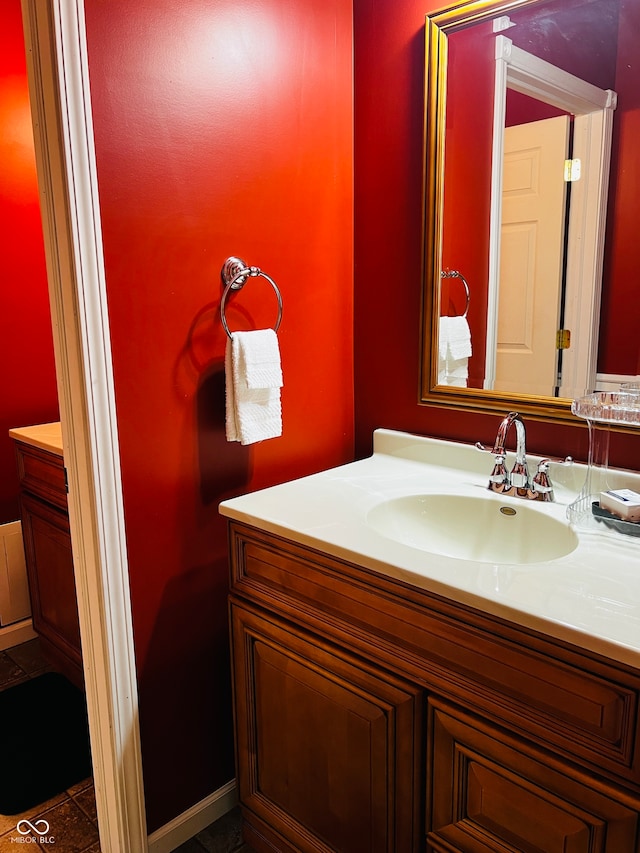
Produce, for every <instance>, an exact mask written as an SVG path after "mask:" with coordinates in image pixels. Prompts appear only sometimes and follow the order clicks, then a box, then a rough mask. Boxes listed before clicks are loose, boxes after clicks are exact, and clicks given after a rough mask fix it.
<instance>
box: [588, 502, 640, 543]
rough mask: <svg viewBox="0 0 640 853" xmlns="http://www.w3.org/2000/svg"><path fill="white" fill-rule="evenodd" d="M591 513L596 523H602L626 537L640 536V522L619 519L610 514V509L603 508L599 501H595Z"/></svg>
mask: <svg viewBox="0 0 640 853" xmlns="http://www.w3.org/2000/svg"><path fill="white" fill-rule="evenodd" d="M591 511H592V512H593V515H594V517H595V519H596V521H601V522H602V523H603V524H606V526H607V527H610V528H611V529H612V530H617V531H618V533H624V534H625V536H640V522H638V521H625V520H624V518H618V516H617V515H614V514H613V513H612V512H609V510H608V509H604V508H603V507H601V506H600V503H599V502H598V501H594V502H593V503H592V504H591Z"/></svg>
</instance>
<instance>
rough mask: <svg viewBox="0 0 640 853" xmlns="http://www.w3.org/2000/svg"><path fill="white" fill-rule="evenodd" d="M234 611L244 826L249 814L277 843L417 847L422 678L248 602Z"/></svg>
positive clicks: (383, 849)
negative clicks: (415, 679) (398, 673)
mask: <svg viewBox="0 0 640 853" xmlns="http://www.w3.org/2000/svg"><path fill="white" fill-rule="evenodd" d="M231 612H232V641H233V656H234V692H235V714H236V749H237V773H238V784H239V791H240V800H241V803H242V805H243V806H244V807H245V818H246V819H247V820H248V822H249V824H251V823H252V813H253V815H255V817H256V818H257V821H255V824H256V825H257V826H259V827H260V831H261V832H262V834H263V835H264V836H270V837H271V842H272V843H273V844H274V845H275V846H276V849H283V847H284V848H285V849H287V850H289V849H295V850H299V851H303V853H305V851H311V850H313V851H316V853H318V851H336V850H338V851H340V853H367V851H371V853H391V851H403V853H404V852H405V851H406V853H411V851H417V850H418V849H419V848H420V836H421V835H422V837H424V836H423V832H424V830H423V829H422V832H421V827H420V820H419V813H420V788H421V785H420V779H421V774H420V770H419V761H420V752H421V743H422V738H421V725H422V700H421V690H420V688H418V687H416V686H415V685H411V684H407V683H406V682H404V681H402V680H400V679H398V678H396V677H395V676H393V675H391V674H390V673H387V672H378V671H376V670H375V669H374V668H373V667H371V666H369V665H366V664H364V663H363V662H362V661H359V660H358V659H357V658H355V657H352V656H351V655H349V654H348V653H346V652H345V651H343V650H340V649H337V648H334V647H332V646H329V645H328V644H326V643H324V642H323V641H321V640H316V639H315V638H311V637H310V636H309V635H306V634H305V633H303V632H301V631H298V630H296V629H294V628H291V627H285V626H284V625H282V624H279V623H278V622H277V621H275V620H273V619H272V618H269V619H268V620H267V618H266V617H263V616H262V615H260V614H259V613H258V612H256V611H253V610H250V609H249V608H245V607H243V606H240V605H238V604H232V610H231ZM267 826H268V828H267ZM282 842H284V844H283V843H282Z"/></svg>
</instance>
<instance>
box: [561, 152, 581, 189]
mask: <svg viewBox="0 0 640 853" xmlns="http://www.w3.org/2000/svg"><path fill="white" fill-rule="evenodd" d="M581 168H582V164H581V162H580V158H578V157H577V158H576V159H575V160H565V161H564V179H565V181H566V182H567V183H570V182H571V181H579V180H580V170H581Z"/></svg>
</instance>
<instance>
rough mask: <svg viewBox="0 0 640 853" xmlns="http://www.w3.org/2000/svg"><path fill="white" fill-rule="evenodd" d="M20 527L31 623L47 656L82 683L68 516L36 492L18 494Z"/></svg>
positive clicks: (75, 680)
mask: <svg viewBox="0 0 640 853" xmlns="http://www.w3.org/2000/svg"><path fill="white" fill-rule="evenodd" d="M21 502H22V531H23V536H24V548H25V557H26V561H27V575H28V578H29V591H30V595H31V609H32V617H33V627H34V629H35V630H36V631H37V632H38V634H39V635H40V639H41V643H42V649H43V653H44V654H45V656H46V657H47V658H48V659H49V660H50V661H51V663H52V664H53V665H54V666H55V667H56V668H58V669H60V670H62V672H64V674H65V675H67V676H68V677H69V678H71V679H72V680H73V681H74V682H75V683H76V684H79V685H81V684H82V655H81V651H80V625H79V621H78V602H77V598H76V586H75V578H74V574H73V557H72V554H71V536H70V534H69V518H68V516H67V514H66V513H65V512H61V511H60V510H58V509H56V508H55V507H52V506H50V505H49V504H47V503H44V501H41V500H39V499H38V498H34V497H31V496H30V495H23V496H22V501H21Z"/></svg>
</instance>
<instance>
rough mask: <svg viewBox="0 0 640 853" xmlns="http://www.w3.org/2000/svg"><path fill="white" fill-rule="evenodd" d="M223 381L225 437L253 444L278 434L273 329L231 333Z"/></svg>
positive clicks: (276, 354) (278, 385)
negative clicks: (224, 387) (224, 388)
mask: <svg viewBox="0 0 640 853" xmlns="http://www.w3.org/2000/svg"><path fill="white" fill-rule="evenodd" d="M225 381H226V387H227V395H226V433H227V441H239V442H240V443H241V444H253V443H254V442H256V441H263V440H264V439H266V438H276V437H277V436H279V435H282V408H281V403H280V388H281V387H282V384H283V381H282V368H281V364H280V350H279V347H278V337H277V335H276V333H275V332H274V331H273V329H260V330H258V331H255V332H234V333H233V334H232V335H231V338H230V339H229V340H228V341H227V347H226V351H225Z"/></svg>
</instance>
